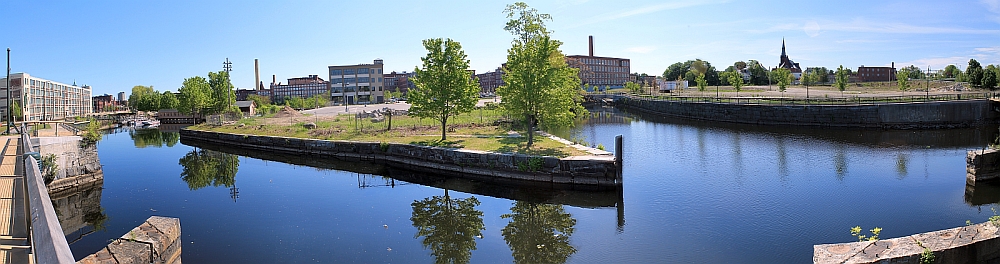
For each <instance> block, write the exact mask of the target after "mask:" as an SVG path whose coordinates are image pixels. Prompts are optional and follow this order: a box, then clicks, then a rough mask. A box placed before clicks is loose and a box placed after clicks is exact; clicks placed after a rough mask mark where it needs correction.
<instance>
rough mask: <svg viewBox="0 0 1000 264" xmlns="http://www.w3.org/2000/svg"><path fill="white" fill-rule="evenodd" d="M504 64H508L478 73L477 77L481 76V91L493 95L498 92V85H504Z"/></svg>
mask: <svg viewBox="0 0 1000 264" xmlns="http://www.w3.org/2000/svg"><path fill="white" fill-rule="evenodd" d="M504 66H506V64H504V65H502V66H500V67H497V69H496V70H493V71H488V72H484V73H480V74H476V78H479V93H481V94H492V95H495V94H496V93H497V87H500V86H503V67H504Z"/></svg>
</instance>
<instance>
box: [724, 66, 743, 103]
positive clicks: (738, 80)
mask: <svg viewBox="0 0 1000 264" xmlns="http://www.w3.org/2000/svg"><path fill="white" fill-rule="evenodd" d="M724 74H725V76H726V80H728V81H729V85H732V86H733V89H736V97H739V96H740V90H741V89H740V88H743V74H741V73H739V72H735V71H732V72H725V73H724Z"/></svg>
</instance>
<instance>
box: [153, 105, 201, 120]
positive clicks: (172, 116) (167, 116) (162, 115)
mask: <svg viewBox="0 0 1000 264" xmlns="http://www.w3.org/2000/svg"><path fill="white" fill-rule="evenodd" d="M156 119H157V120H160V123H163V124H197V123H201V121H202V118H199V117H195V116H193V115H187V114H183V113H181V112H178V111H177V109H160V111H158V112H156Z"/></svg>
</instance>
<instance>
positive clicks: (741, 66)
mask: <svg viewBox="0 0 1000 264" xmlns="http://www.w3.org/2000/svg"><path fill="white" fill-rule="evenodd" d="M733 66H735V67H736V69H737V70H741V71H742V70H743V69H746V68H747V63H746V62H743V61H737V62H736V63H733Z"/></svg>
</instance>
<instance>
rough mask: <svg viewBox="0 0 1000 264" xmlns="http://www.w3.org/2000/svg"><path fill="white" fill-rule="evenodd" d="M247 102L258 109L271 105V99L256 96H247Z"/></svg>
mask: <svg viewBox="0 0 1000 264" xmlns="http://www.w3.org/2000/svg"><path fill="white" fill-rule="evenodd" d="M247 100H250V101H253V102H254V103H255V104H257V106H258V107H264V106H268V105H271V98H269V97H267V96H261V95H257V94H251V95H247Z"/></svg>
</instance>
